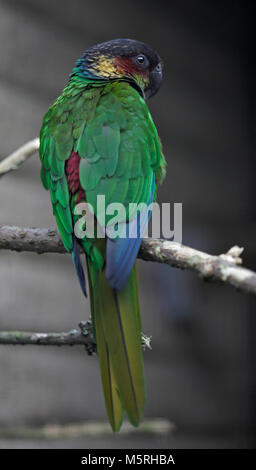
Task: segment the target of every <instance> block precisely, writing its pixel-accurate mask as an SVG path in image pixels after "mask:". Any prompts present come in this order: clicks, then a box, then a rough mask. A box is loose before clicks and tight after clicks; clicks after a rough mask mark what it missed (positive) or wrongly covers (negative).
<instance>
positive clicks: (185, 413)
mask: <svg viewBox="0 0 256 470" xmlns="http://www.w3.org/2000/svg"><path fill="white" fill-rule="evenodd" d="M167 5H168V6H167ZM251 8H252V7H251ZM251 8H250V7H249V6H247V2H245V1H231V0H226V1H225V2H222V3H220V2H213V1H211V0H210V1H208V2H203V1H194V2H189V1H183V0H179V1H177V0H171V1H169V2H168V3H167V2H164V1H162V0H158V1H157V2H153V1H149V0H147V1H144V0H142V1H139V2H138V1H135V0H130V1H129V2H128V3H127V2H120V1H117V0H112V1H111V2H106V1H103V0H100V1H97V0H95V1H94V2H89V1H86V0H73V1H72V2H69V1H66V0H62V1H54V2H53V1H50V0H44V2H42V1H38V0H8V1H7V0H1V1H0V157H1V158H4V157H5V156H7V155H8V154H9V153H10V152H12V151H13V150H15V149H16V148H17V147H19V146H20V145H22V144H23V143H25V142H26V141H28V140H30V139H32V138H34V137H35V136H37V135H38V134H39V130H40V126H41V119H42V116H43V115H44V113H45V112H46V110H47V108H48V107H49V105H50V104H51V103H52V102H53V100H54V99H55V98H56V97H57V96H58V95H59V94H60V92H61V91H62V89H63V87H64V86H65V84H66V82H67V78H68V74H69V72H70V71H71V69H72V67H73V65H74V62H75V60H76V59H77V58H78V57H79V56H80V55H81V53H82V52H83V50H85V49H86V48H88V47H89V46H91V45H93V44H95V43H98V42H102V41H105V40H108V39H112V38H117V37H130V38H135V39H138V40H142V41H144V42H148V43H149V44H151V45H152V46H153V47H154V48H155V49H156V50H157V51H158V52H159V54H160V55H161V57H162V58H163V60H164V63H165V68H164V76H165V78H164V83H163V87H162V89H161V91H160V92H159V94H158V95H157V96H156V97H155V98H153V99H152V101H151V102H150V104H149V106H150V109H151V112H152V114H153V118H154V121H155V123H156V125H157V127H158V130H159V133H160V136H161V138H162V141H163V147H164V152H165V155H166V158H167V161H168V172H167V178H166V180H165V182H164V184H163V186H162V187H161V189H160V191H159V200H160V201H163V202H169V201H170V202H182V203H183V243H185V244H188V245H190V246H192V247H194V248H197V249H201V250H204V251H207V252H210V253H212V254H220V253H224V252H226V251H227V250H228V249H229V248H230V247H231V246H233V245H234V244H238V245H239V246H244V247H245V253H244V256H243V259H244V264H245V265H246V266H247V267H250V268H252V269H256V250H255V243H254V242H255V235H256V223H255V205H254V204H253V197H254V194H253V193H254V175H255V158H254V148H255V133H254V130H255V120H254V115H255V95H254V87H255V70H254V68H253V63H252V43H253V26H252V17H253V12H252V9H251ZM39 169H40V166H39V159H38V156H37V155H35V156H34V157H33V158H31V159H30V160H28V162H26V163H25V164H24V165H23V166H22V167H21V168H20V169H19V170H18V171H17V172H13V173H11V174H9V175H7V176H5V177H4V178H2V179H1V182H0V200H1V211H0V224H6V225H7V224H9V225H19V226H34V227H36V226H39V227H55V220H54V218H53V216H52V215H51V208H50V201H49V194H48V193H47V192H45V191H44V189H43V188H42V186H41V183H40V178H39ZM138 266H139V280H140V298H141V309H142V317H143V331H144V332H145V333H146V334H148V335H151V334H152V335H153V338H152V347H153V350H152V351H146V352H145V354H144V359H145V375H146V385H147V404H146V408H145V418H146V419H153V418H164V419H167V420H169V421H170V422H171V423H174V425H175V431H173V432H172V433H166V434H163V435H159V436H158V435H152V436H150V435H146V434H145V435H143V434H130V435H129V436H125V435H122V434H120V435H107V436H105V437H104V436H101V437H94V438H93V437H89V438H85V437H84V438H82V437H80V438H79V437H77V438H73V439H60V440H51V439H48V440H47V439H39V438H38V439H32V438H30V439H19V438H16V439H14V438H13V439H7V437H6V434H5V433H4V432H3V430H6V429H9V428H12V429H13V428H15V427H20V426H39V425H44V424H47V423H59V424H65V423H81V422H87V421H93V420H98V421H103V420H105V419H106V415H105V409H104V403H103V396H102V391H101V384H100V377H99V370H98V364H97V358H96V357H87V355H86V353H85V351H84V349H83V348H82V347H81V348H80V347H76V348H68V347H65V348H64V347H63V348H54V347H32V346H27V347H13V346H0V377H1V380H0V428H1V430H2V431H1V432H2V434H1V433H0V447H2V448H6V447H62V448H64V447H67V448H72V447H80V448H97V447H105V448H107V447H108V448H111V447H113V448H117V447H120V448H128V447H131V448H132V447H133V448H135V447H138V448H140V447H145V448H161V447H163V448H180V447H181V448H182V447H183V448H184V447H185V448H207V447H210V448H222V447H229V448H237V447H246V448H248V447H249V448H252V447H255V443H256V442H255V441H256V429H255V428H256V369H255V365H256V364H255V363H256V341H255V335H256V312H255V302H254V300H253V298H252V297H251V296H249V295H245V294H242V293H238V292H236V291H235V290H232V289H231V288H228V287H226V286H220V285H217V284H210V283H205V282H202V281H201V280H200V279H198V278H197V277H196V276H195V275H194V274H192V273H188V272H181V271H179V270H177V269H174V268H169V267H167V266H163V265H158V264H156V263H146V262H143V261H139V262H138ZM88 316H89V304H88V302H87V303H85V302H84V299H83V297H82V294H81V292H80V288H79V285H78V283H77V280H76V277H75V274H74V272H73V266H72V263H71V259H70V257H69V256H60V255H42V256H38V255H36V254H28V253H24V254H22V253H17V254H16V253H11V252H8V251H2V252H0V329H2V330H12V329H20V330H28V331H29V330H33V331H67V330H69V329H72V328H76V327H77V324H78V322H79V321H80V320H84V319H87V318H88Z"/></svg>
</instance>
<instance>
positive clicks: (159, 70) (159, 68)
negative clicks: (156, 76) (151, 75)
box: [155, 64, 162, 72]
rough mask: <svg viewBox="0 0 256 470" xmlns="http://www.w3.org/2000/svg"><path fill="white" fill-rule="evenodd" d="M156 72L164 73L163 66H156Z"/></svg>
mask: <svg viewBox="0 0 256 470" xmlns="http://www.w3.org/2000/svg"><path fill="white" fill-rule="evenodd" d="M155 71H156V72H161V71H162V66H161V64H158V65H157V66H156V68H155Z"/></svg>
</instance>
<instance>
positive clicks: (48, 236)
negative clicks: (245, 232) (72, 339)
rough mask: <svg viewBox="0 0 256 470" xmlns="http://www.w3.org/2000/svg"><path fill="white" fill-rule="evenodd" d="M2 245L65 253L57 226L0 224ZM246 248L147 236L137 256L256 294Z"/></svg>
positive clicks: (38, 251) (17, 249)
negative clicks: (220, 250) (214, 249)
mask: <svg viewBox="0 0 256 470" xmlns="http://www.w3.org/2000/svg"><path fill="white" fill-rule="evenodd" d="M0 249H5V250H14V251H30V252H35V253H38V254H41V253H65V248H64V246H63V243H62V241H61V238H60V235H59V234H58V233H57V231H56V230H50V229H40V228H20V227H14V226H0ZM242 251H243V248H239V247H237V246H234V247H232V248H231V249H230V250H229V251H228V252H227V253H226V254H222V255H219V256H214V255H209V254H207V253H204V252H202V251H199V250H195V249H194V248H190V247H187V246H184V245H181V244H179V243H174V242H170V241H168V240H161V239H150V238H144V239H143V240H142V244H141V249H140V252H139V255H138V257H139V258H141V259H143V260H145V261H156V262H159V263H165V264H168V265H169V266H173V267H176V268H181V269H188V270H189V271H193V272H195V273H196V274H198V275H199V276H200V277H201V278H203V279H207V280H212V281H220V282H222V283H224V284H228V285H231V286H233V287H235V288H237V289H240V290H241V291H244V292H249V293H252V294H256V273H255V272H253V271H251V270H249V269H246V268H243V267H241V266H239V265H240V264H241V262H242V260H241V258H240V254H241V253H242Z"/></svg>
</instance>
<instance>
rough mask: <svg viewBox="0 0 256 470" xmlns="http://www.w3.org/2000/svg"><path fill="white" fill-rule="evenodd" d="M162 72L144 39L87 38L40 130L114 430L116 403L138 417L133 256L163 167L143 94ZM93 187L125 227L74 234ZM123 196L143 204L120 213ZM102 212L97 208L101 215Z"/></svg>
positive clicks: (47, 176) (140, 385) (141, 392)
mask: <svg viewBox="0 0 256 470" xmlns="http://www.w3.org/2000/svg"><path fill="white" fill-rule="evenodd" d="M161 81H162V66H161V60H160V58H159V56H158V54H156V53H155V52H154V51H153V50H152V49H151V48H150V47H149V46H148V45H146V44H144V43H142V42H139V41H135V40H132V39H114V40H111V41H107V42H104V43H102V44H98V45H96V46H93V47H91V48H90V49H87V50H86V51H85V52H84V54H83V55H82V57H81V58H80V59H79V60H78V61H77V62H76V64H75V67H74V69H73V71H72V73H71V74H70V78H69V82H68V84H67V86H66V87H65V88H64V90H63V92H62V94H61V95H60V96H59V98H57V100H56V101H55V103H54V104H53V105H52V106H51V107H50V108H49V110H48V111H47V113H46V114H45V116H44V118H43V124H42V128H41V133H40V160H41V180H42V184H43V186H44V187H45V188H46V189H48V190H49V191H50V196H51V202H52V209H53V214H54V215H55V217H56V221H57V226H58V229H59V232H60V235H61V237H62V240H63V243H64V246H65V248H66V250H67V251H68V252H70V253H71V254H72V258H73V262H74V266H75V269H76V272H77V276H78V279H79V282H80V285H81V288H82V291H83V293H84V295H85V296H86V292H87V290H86V283H85V276H84V271H83V267H82V262H81V260H80V251H81V248H82V251H84V253H85V257H86V263H87V272H88V285H89V291H90V304H91V316H92V324H93V332H94V337H95V342H96V345H97V355H98V358H99V364H100V373H101V379H102V385H103V392H104V398H105V404H106V410H107V414H108V417H109V421H110V424H111V426H112V429H113V431H118V430H119V429H120V426H121V424H122V420H123V412H124V411H125V412H126V413H127V416H128V418H129V420H130V422H131V423H132V424H133V425H134V426H138V424H139V422H140V420H141V417H142V412H143V407H144V404H145V385H144V372H143V360H142V347H141V319H140V309H139V300H138V288H137V277H136V266H135V261H136V257H137V254H138V250H139V247H140V243H141V237H142V235H143V231H144V230H145V228H146V226H147V224H148V220H149V217H150V207H151V204H152V202H153V201H154V200H155V197H156V185H157V184H158V183H159V182H161V181H162V180H163V178H164V175H165V165H166V162H165V159H164V156H163V154H162V149H161V143H160V140H159V137H158V134H157V130H156V127H155V125H154V123H153V120H152V117H151V115H150V112H149V110H148V107H147V105H146V101H145V100H146V98H149V97H151V96H153V95H154V94H155V93H156V92H157V91H158V89H159V87H160V84H161ZM98 195H101V196H104V197H105V204H106V207H107V206H108V205H109V204H111V203H113V202H114V203H121V204H122V205H123V207H124V212H123V213H122V214H123V215H122V220H119V222H120V223H122V224H123V227H124V236H120V235H119V236H117V237H116V238H114V237H110V236H108V234H107V233H106V235H105V236H104V237H101V238H97V236H96V234H94V236H92V237H89V236H87V237H86V236H85V237H84V238H78V237H77V236H76V233H75V224H76V222H77V221H78V219H79V216H78V215H77V211H76V210H75V209H76V207H77V204H79V203H82V202H85V203H88V204H90V205H91V206H90V207H92V208H93V211H94V217H95V221H96V220H98V219H99V218H100V217H99V214H98V213H97V196H98ZM131 203H134V204H140V203H144V205H145V207H146V209H149V210H145V209H144V210H142V211H138V212H139V213H137V211H136V210H134V211H130V212H129V205H130V204H131ZM105 215H106V214H105ZM120 217H121V216H120ZM109 220H110V217H109V216H107V215H106V224H107V222H108V221H109ZM138 229H140V230H138Z"/></svg>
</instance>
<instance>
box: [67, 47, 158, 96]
mask: <svg viewBox="0 0 256 470" xmlns="http://www.w3.org/2000/svg"><path fill="white" fill-rule="evenodd" d="M73 75H79V76H81V77H84V78H87V79H92V80H103V81H105V80H108V81H109V80H111V81H112V80H125V81H127V82H130V83H131V85H132V86H133V87H134V88H136V89H137V90H138V91H139V93H140V94H141V95H142V96H143V97H146V98H150V97H151V96H153V95H155V94H156V92H157V91H158V89H159V87H160V85H161V81H162V65H161V59H160V57H159V56H158V54H157V53H156V52H154V51H153V50H152V49H151V48H150V47H149V46H148V45H147V44H144V43H143V42H140V41H135V40H133V39H113V40H112V41H107V42H103V43H101V44H97V45H96V46H93V47H91V48H90V49H87V50H86V51H85V52H84V54H83V55H82V57H81V58H80V59H79V60H78V61H77V63H76V66H75V68H74V70H73V73H72V76H73Z"/></svg>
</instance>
